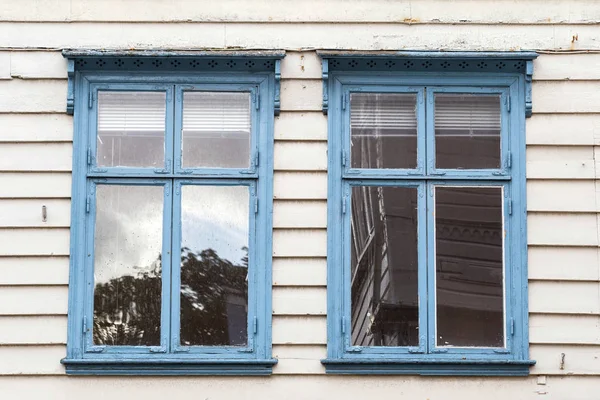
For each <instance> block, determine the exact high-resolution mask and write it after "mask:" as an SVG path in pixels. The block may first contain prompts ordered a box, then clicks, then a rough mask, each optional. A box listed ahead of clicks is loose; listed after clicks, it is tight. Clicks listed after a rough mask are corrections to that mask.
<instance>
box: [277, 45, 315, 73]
mask: <svg viewBox="0 0 600 400" xmlns="http://www.w3.org/2000/svg"><path fill="white" fill-rule="evenodd" d="M322 73H323V68H322V65H321V58H320V57H319V56H318V55H317V53H316V52H314V51H305V52H296V51H288V52H287V53H286V55H285V58H284V59H283V60H282V61H281V78H282V79H321V77H322Z"/></svg>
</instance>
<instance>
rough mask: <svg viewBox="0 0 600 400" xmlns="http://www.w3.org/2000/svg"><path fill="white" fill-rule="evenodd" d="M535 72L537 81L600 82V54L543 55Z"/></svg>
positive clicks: (537, 63)
mask: <svg viewBox="0 0 600 400" xmlns="http://www.w3.org/2000/svg"><path fill="white" fill-rule="evenodd" d="M533 70H534V73H533V75H534V79H536V80H570V81H573V80H600V54H593V53H592V54H541V55H540V56H539V57H538V58H537V59H536V60H535V61H534V62H533Z"/></svg>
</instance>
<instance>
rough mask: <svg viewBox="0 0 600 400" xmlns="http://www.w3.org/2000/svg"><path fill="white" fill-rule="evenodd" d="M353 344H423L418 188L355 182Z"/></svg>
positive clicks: (353, 214)
mask: <svg viewBox="0 0 600 400" xmlns="http://www.w3.org/2000/svg"><path fill="white" fill-rule="evenodd" d="M351 225H352V232H351V238H352V239H351V241H352V246H351V247H352V248H353V249H354V248H358V256H356V255H355V253H354V252H352V254H351V262H352V266H351V272H352V275H351V276H352V290H351V296H352V310H351V315H352V318H351V322H352V344H353V345H354V346H418V345H419V324H418V322H419V296H418V285H417V282H418V256H417V189H416V188H401V187H386V186H383V187H376V186H362V187H361V186H355V187H353V188H352V224H351Z"/></svg>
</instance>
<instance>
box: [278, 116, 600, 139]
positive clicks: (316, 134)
mask: <svg viewBox="0 0 600 400" xmlns="http://www.w3.org/2000/svg"><path fill="white" fill-rule="evenodd" d="M599 136H600V133H599ZM275 140H280V141H284V140H312V141H326V140H327V116H326V115H324V114H323V112H322V111H300V112H290V111H282V112H281V114H279V116H278V117H276V118H275Z"/></svg>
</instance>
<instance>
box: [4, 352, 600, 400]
mask: <svg viewBox="0 0 600 400" xmlns="http://www.w3.org/2000/svg"><path fill="white" fill-rule="evenodd" d="M31 353H34V350H33V351H31V352H24V353H23V354H20V356H22V357H27V355H29V354H31ZM52 356H53V354H48V357H52ZM36 361H37V362H40V361H39V359H33V360H32V362H36ZM54 361H55V360H54ZM545 381H546V383H545V384H544V383H543V382H544V380H543V379H540V382H539V384H538V377H537V376H530V377H522V378H505V379H504V378H498V377H459V378H456V377H428V378H423V377H419V376H400V377H399V376H381V375H371V376H368V375H367V376H360V377H357V376H336V377H332V376H326V375H324V374H320V375H297V374H295V375H283V374H276V375H274V376H271V377H269V378H265V377H260V376H258V377H251V376H246V377H229V376H210V377H181V376H173V377H146V378H144V377H137V378H133V377H128V376H113V377H103V378H101V379H99V378H98V377H96V376H88V377H85V376H80V377H77V378H73V377H69V376H66V375H61V376H49V377H42V376H26V375H21V376H15V375H13V376H4V377H0V386H1V387H2V394H3V395H5V397H6V398H7V399H19V400H39V399H44V400H46V399H47V400H74V399H80V398H85V399H86V400H106V399H107V398H114V399H120V398H127V399H130V398H131V399H138V398H142V399H144V400H163V399H164V396H165V391H168V393H169V396H170V397H172V398H174V399H180V398H187V397H189V396H190V393H194V392H197V391H201V392H202V396H204V398H208V399H225V400H227V399H236V400H253V399H256V398H266V399H268V398H271V397H273V396H282V397H285V399H286V400H306V399H315V400H324V399H326V398H327V399H330V400H342V399H362V398H385V397H386V396H389V394H390V393H401V394H403V395H404V396H405V397H407V398H410V399H431V400H440V399H448V398H453V397H458V398H460V399H461V400H480V399H481V397H482V396H481V392H482V390H483V391H485V392H486V394H485V399H486V400H506V398H507V397H508V398H511V399H518V400H536V399H540V398H542V399H548V400H564V399H570V400H571V399H572V400H575V399H576V400H597V387H598V382H599V378H598V377H594V376H560V375H558V376H552V377H549V378H548V379H547V380H545Z"/></svg>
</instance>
